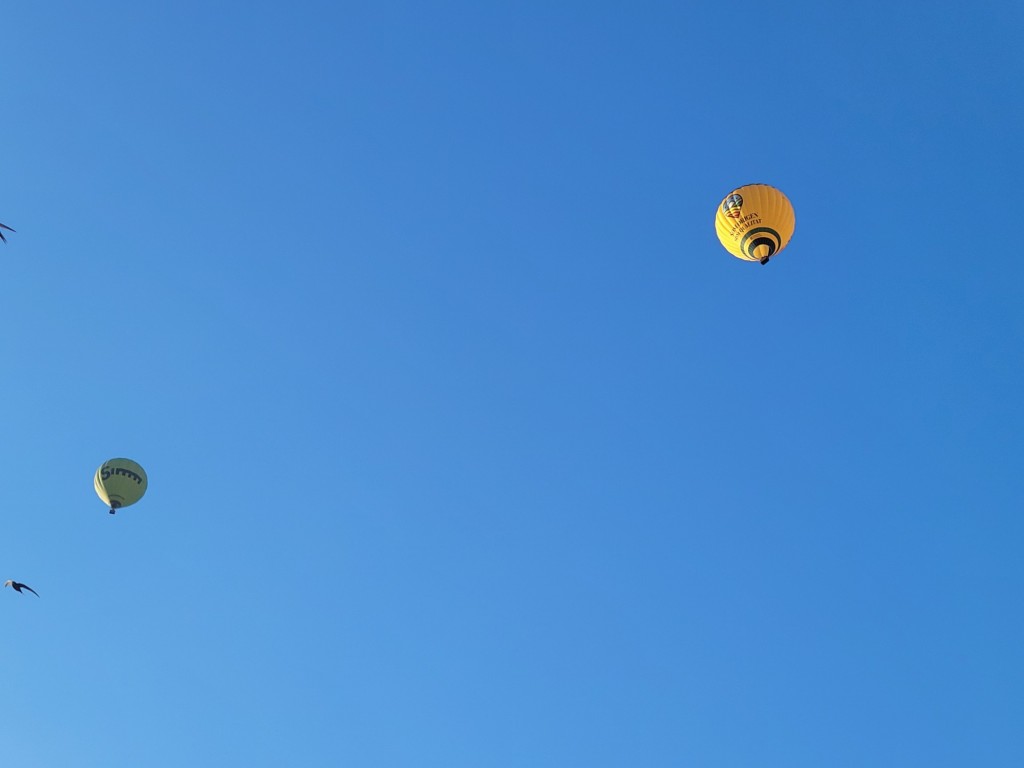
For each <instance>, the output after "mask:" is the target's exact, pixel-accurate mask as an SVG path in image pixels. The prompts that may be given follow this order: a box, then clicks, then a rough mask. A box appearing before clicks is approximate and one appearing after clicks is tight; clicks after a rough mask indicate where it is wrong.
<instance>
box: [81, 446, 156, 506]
mask: <svg viewBox="0 0 1024 768" xmlns="http://www.w3.org/2000/svg"><path fill="white" fill-rule="evenodd" d="M94 484H95V486H96V495H97V496H99V497H100V500H101V501H102V502H103V503H104V504H106V505H107V506H109V507H110V514H114V513H115V512H116V511H117V510H119V509H120V508H121V507H127V506H130V505H132V504H134V503H135V502H137V501H138V500H139V499H141V498H142V494H144V493H145V492H146V486H148V485H149V480H148V479H147V478H146V470H144V469H143V468H142V467H140V466H139V465H138V464H136V463H135V462H134V461H132V460H131V459H111V460H110V461H105V462H103V464H102V465H101V466H100V468H99V469H97V470H96V477H95V479H94Z"/></svg>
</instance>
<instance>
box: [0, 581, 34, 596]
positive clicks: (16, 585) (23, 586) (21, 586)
mask: <svg viewBox="0 0 1024 768" xmlns="http://www.w3.org/2000/svg"><path fill="white" fill-rule="evenodd" d="M4 586H5V587H14V591H15V592H18V593H19V594H20V593H21V590H23V589H27V590H28V591H29V592H31V593H32V594H33V595H35V596H36V597H39V593H38V592H36V591H35V590H34V589H32V587H30V586H29V585H28V584H19V583H18V582H16V581H15V580H14V579H8V580H7V581H5V582H4Z"/></svg>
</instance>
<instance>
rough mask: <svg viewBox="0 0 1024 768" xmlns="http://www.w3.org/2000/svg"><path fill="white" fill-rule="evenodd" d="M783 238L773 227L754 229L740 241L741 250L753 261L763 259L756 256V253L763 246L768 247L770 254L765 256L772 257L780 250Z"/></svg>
mask: <svg viewBox="0 0 1024 768" xmlns="http://www.w3.org/2000/svg"><path fill="white" fill-rule="evenodd" d="M780 242H782V238H781V237H779V233H778V232H776V231H775V230H774V229H772V228H771V227H754V228H753V229H752V230H750V231H749V232H747V234H745V235H744V236H743V240H741V241H740V250H741V251H743V253H745V254H746V255H747V256H749V257H750V258H751V259H756V258H763V257H758V256H755V255H754V251H755V250H756V249H757V248H759V247H760V246H762V245H766V246H768V253H767V254H765V256H772V255H774V254H775V252H776V251H777V250H778V249H779V243H780Z"/></svg>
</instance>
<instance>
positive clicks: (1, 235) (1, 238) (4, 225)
mask: <svg viewBox="0 0 1024 768" xmlns="http://www.w3.org/2000/svg"><path fill="white" fill-rule="evenodd" d="M0 228H3V229H6V230H7V231H8V232H14V230H13V229H11V228H10V227H8V226H7V225H6V224H0ZM0 240H3V241H4V242H5V243H6V242H7V238H6V237H4V233H3V232H0Z"/></svg>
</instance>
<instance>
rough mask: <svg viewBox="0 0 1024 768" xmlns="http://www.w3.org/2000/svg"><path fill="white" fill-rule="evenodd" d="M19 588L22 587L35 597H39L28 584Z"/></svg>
mask: <svg viewBox="0 0 1024 768" xmlns="http://www.w3.org/2000/svg"><path fill="white" fill-rule="evenodd" d="M21 586H23V587H24V588H25V589H27V590H28V591H29V592H31V593H32V594H33V595H35V596H36V597H39V593H38V592H36V591H35V590H34V589H32V587H30V586H29V585H28V584H22V585H21Z"/></svg>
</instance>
